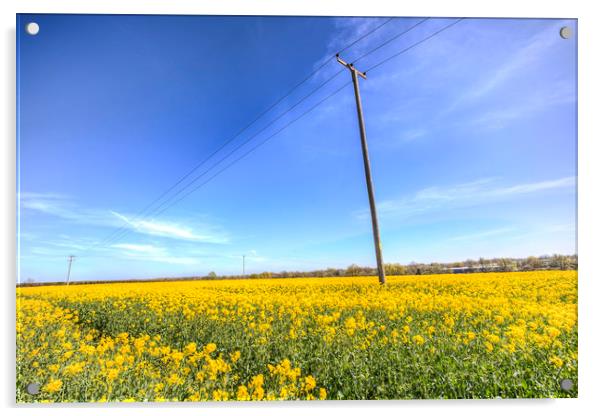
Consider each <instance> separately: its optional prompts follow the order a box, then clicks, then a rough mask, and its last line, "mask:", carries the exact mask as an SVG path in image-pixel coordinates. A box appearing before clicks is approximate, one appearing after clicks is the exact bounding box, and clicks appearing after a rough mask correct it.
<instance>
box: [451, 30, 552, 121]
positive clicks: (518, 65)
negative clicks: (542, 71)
mask: <svg viewBox="0 0 602 416" xmlns="http://www.w3.org/2000/svg"><path fill="white" fill-rule="evenodd" d="M556 42H557V37H554V36H550V29H549V28H545V29H544V30H542V31H540V32H538V33H536V34H535V35H534V36H532V37H531V38H529V39H527V40H526V41H525V43H524V44H523V45H522V47H520V48H518V49H517V51H516V52H514V53H513V54H512V55H511V56H509V57H508V58H506V59H505V60H504V62H503V63H502V64H501V65H499V66H496V67H495V68H494V69H493V70H492V71H484V74H483V76H481V78H480V79H478V80H476V82H474V83H473V85H472V86H471V88H469V89H466V90H465V92H464V93H463V94H461V95H459V96H458V97H457V98H456V100H454V101H453V102H452V103H451V104H450V106H449V107H448V108H447V110H446V111H445V112H451V111H453V110H454V109H456V108H457V107H460V106H463V105H466V104H470V103H474V102H477V101H479V100H480V99H481V98H483V97H485V96H488V95H489V94H490V93H492V92H494V91H496V90H499V89H500V88H502V87H503V86H504V85H506V84H507V83H508V82H509V81H510V80H511V79H513V78H514V77H516V76H517V75H520V74H522V73H523V72H524V71H525V70H526V69H527V68H529V67H530V66H533V65H535V64H536V63H537V62H539V61H543V58H544V57H545V56H546V55H547V54H548V53H549V51H548V50H549V48H550V47H551V46H553V45H554V44H555V43H556Z"/></svg>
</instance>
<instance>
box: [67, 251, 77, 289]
mask: <svg viewBox="0 0 602 416" xmlns="http://www.w3.org/2000/svg"><path fill="white" fill-rule="evenodd" d="M74 258H75V256H69V257H68V260H67V261H68V262H69V267H68V268H67V284H69V277H70V276H71V264H72V263H73V259H74Z"/></svg>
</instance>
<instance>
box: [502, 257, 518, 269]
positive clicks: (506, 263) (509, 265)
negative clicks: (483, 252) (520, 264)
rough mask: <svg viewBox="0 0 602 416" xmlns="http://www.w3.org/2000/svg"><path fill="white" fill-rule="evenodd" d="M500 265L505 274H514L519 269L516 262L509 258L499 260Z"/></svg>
mask: <svg viewBox="0 0 602 416" xmlns="http://www.w3.org/2000/svg"><path fill="white" fill-rule="evenodd" d="M499 265H500V269H501V270H502V271H503V272H514V271H516V269H517V267H516V262H515V261H514V260H512V259H508V258H501V259H499Z"/></svg>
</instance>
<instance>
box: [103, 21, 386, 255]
mask: <svg viewBox="0 0 602 416" xmlns="http://www.w3.org/2000/svg"><path fill="white" fill-rule="evenodd" d="M391 20H393V17H391V18H388V19H386V20H385V21H384V22H383V23H381V24H379V25H377V26H375V27H374V28H372V29H371V30H369V31H368V32H366V33H364V34H363V35H362V36H360V37H359V38H357V39H356V40H354V41H353V42H351V43H350V44H348V45H347V46H345V47H344V48H343V49H341V50H340V51H339V53H340V52H341V51H344V50H347V49H349V48H350V47H352V46H353V45H355V44H356V43H358V42H360V41H361V40H363V39H365V38H366V37H368V36H369V35H371V34H372V33H374V32H376V31H377V30H379V29H380V28H381V27H383V26H384V25H386V24H387V23H389V22H390V21H391ZM331 58H332V57H331V56H329V57H328V58H327V59H325V60H324V62H323V63H322V64H321V65H319V66H318V67H317V68H316V69H315V70H313V71H312V72H311V73H310V74H309V75H307V76H306V77H305V78H304V79H303V80H301V81H300V82H298V83H297V84H295V86H293V87H292V88H291V89H290V90H289V91H288V92H287V93H286V94H284V95H283V96H282V97H280V98H279V99H278V100H276V101H275V102H274V103H273V104H271V105H270V106H269V107H268V108H266V109H265V110H263V111H262V112H261V113H260V114H259V115H258V116H257V117H255V118H254V119H253V120H252V121H251V122H250V123H248V124H247V125H245V126H244V127H243V128H242V129H240V130H239V131H238V132H237V133H236V134H235V135H234V136H232V137H230V138H229V139H228V140H226V141H225V142H224V143H223V144H222V145H220V146H219V147H218V148H217V149H216V150H215V151H214V152H212V153H211V154H210V155H209V156H208V157H206V158H205V159H203V160H202V161H201V162H200V163H197V164H196V165H195V166H194V167H193V168H192V169H191V170H189V171H188V172H187V173H186V174H185V175H184V176H182V177H181V178H180V179H179V180H178V181H176V182H175V183H174V184H173V185H171V186H170V187H169V188H168V189H167V190H165V191H164V192H162V193H161V194H160V195H159V196H158V197H156V198H155V199H153V200H152V201H151V202H150V203H149V204H148V205H146V206H145V207H144V208H143V209H142V210H141V211H140V212H138V213H137V214H135V216H134V218H135V219H140V217H141V216H143V215H144V214H145V212H147V211H148V210H149V209H150V208H151V207H152V206H153V205H155V204H156V203H157V202H159V201H160V200H161V199H163V198H164V197H165V196H166V195H168V194H169V193H170V192H171V191H172V190H173V189H175V188H176V187H177V186H178V185H180V184H181V183H182V182H183V181H185V180H186V179H187V178H188V177H190V175H192V173H194V172H195V171H196V170H197V169H198V168H200V167H201V166H202V165H204V164H205V163H206V162H207V161H209V160H210V159H211V158H212V157H213V156H215V155H216V154H217V153H218V152H220V151H221V150H222V149H223V148H224V147H226V146H227V145H228V144H229V143H231V142H232V141H233V140H234V139H236V138H237V137H238V136H240V135H241V134H242V133H243V132H245V131H246V130H247V129H248V128H250V127H251V126H252V125H253V124H255V123H256V122H257V121H258V120H259V119H261V118H262V117H263V116H264V115H266V114H267V113H269V112H270V111H271V110H272V109H273V108H275V107H276V106H277V105H278V104H280V103H281V102H282V101H283V100H285V99H286V98H287V97H289V96H290V95H291V94H292V93H293V92H294V91H295V90H296V89H297V88H299V87H300V86H301V85H303V84H304V83H305V82H307V81H308V80H309V79H311V78H312V77H313V76H314V75H316V74H317V73H318V72H319V71H321V70H322V69H323V68H324V67H325V66H326V65H327V64H328V63H330V62H331ZM337 75H338V73H337V74H335V76H337ZM332 78H334V77H332ZM318 89H319V88H317V89H316V91H317V90H318ZM302 101H303V100H302ZM270 124H273V123H270ZM264 130H265V129H264ZM262 131H263V130H262ZM193 182H194V181H193ZM191 183H192V182H191ZM123 229H126V230H127V227H125V226H122V227H120V228H119V229H117V230H115V231H113V232H112V233H111V234H110V235H109V236H108V237H105V238H104V239H103V240H101V241H100V242H99V243H96V244H95V245H105V244H109V243H110V242H111V240H112V239H113V238H114V237H115V236H116V235H118V234H119V233H120V232H121V231H123ZM95 245H93V246H92V247H94V246H95Z"/></svg>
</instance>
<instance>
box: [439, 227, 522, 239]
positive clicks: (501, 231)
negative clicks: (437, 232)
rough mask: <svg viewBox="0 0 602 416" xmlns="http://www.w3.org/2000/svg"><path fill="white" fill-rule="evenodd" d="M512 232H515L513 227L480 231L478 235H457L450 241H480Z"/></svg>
mask: <svg viewBox="0 0 602 416" xmlns="http://www.w3.org/2000/svg"><path fill="white" fill-rule="evenodd" d="M514 230H515V228H513V227H503V228H495V229H492V230H486V231H481V232H478V233H471V234H463V235H458V236H456V237H452V238H450V240H451V241H467V240H480V239H483V238H487V237H491V236H494V235H500V234H507V233H509V232H511V231H514Z"/></svg>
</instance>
